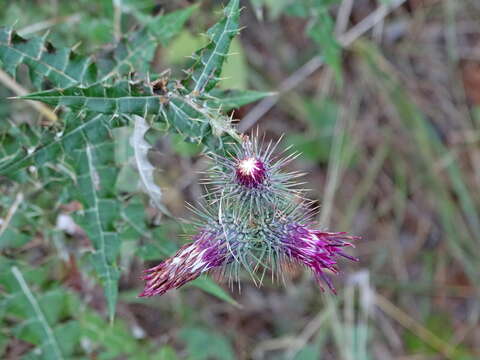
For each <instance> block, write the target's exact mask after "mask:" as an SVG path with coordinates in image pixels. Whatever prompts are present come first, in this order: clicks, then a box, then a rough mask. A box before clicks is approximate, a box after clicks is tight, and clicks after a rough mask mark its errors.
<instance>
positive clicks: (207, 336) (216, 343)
mask: <svg viewBox="0 0 480 360" xmlns="http://www.w3.org/2000/svg"><path fill="white" fill-rule="evenodd" d="M180 337H181V338H182V339H183V340H184V341H185V343H186V345H187V351H188V355H189V356H188V360H206V359H218V360H233V359H235V356H234V353H233V350H232V347H231V345H230V343H229V342H228V340H227V339H226V338H225V336H223V335H221V334H217V333H215V332H213V331H209V330H207V329H201V328H196V327H195V328H184V329H182V331H181V333H180Z"/></svg>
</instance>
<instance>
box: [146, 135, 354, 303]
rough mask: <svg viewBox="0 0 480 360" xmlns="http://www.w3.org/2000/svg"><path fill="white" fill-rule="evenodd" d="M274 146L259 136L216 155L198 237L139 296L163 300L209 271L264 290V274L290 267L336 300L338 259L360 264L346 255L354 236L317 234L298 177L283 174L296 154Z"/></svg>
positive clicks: (149, 277)
mask: <svg viewBox="0 0 480 360" xmlns="http://www.w3.org/2000/svg"><path fill="white" fill-rule="evenodd" d="M277 147H278V142H277V143H276V144H274V145H273V143H272V142H269V143H268V144H267V145H266V146H265V145H264V144H263V143H261V142H259V141H258V137H257V138H254V139H253V140H250V139H249V138H248V137H244V138H243V142H242V143H241V144H240V145H239V146H234V147H233V150H232V151H231V152H230V153H229V154H228V155H227V156H224V157H222V156H218V155H215V154H212V156H211V158H212V160H213V161H214V165H213V167H212V168H211V169H210V170H208V172H207V175H208V176H209V181H207V184H208V185H210V188H207V189H208V190H207V194H206V199H207V200H206V201H207V205H206V207H207V210H206V211H203V212H202V211H197V213H198V214H199V215H200V218H201V219H203V222H202V221H200V222H199V223H198V226H199V229H198V233H197V234H196V235H195V236H193V242H192V243H190V244H187V245H185V246H183V247H182V248H181V249H180V250H179V251H178V252H177V253H176V254H175V255H174V256H173V257H171V258H169V259H167V260H165V261H164V262H162V263H161V264H159V265H158V266H155V267H153V268H151V269H148V270H146V271H145V276H144V279H145V280H146V286H145V289H144V291H143V292H142V293H141V294H140V296H153V295H162V294H164V293H165V292H166V291H168V290H170V289H174V288H178V287H180V286H182V285H184V284H185V283H187V282H188V281H190V280H193V279H195V278H197V277H198V276H200V275H201V274H202V273H204V272H206V271H209V270H217V271H220V272H221V273H222V274H226V275H228V277H229V280H232V279H237V280H238V276H239V269H240V268H244V269H245V270H246V271H247V272H248V273H250V275H251V276H252V279H253V280H254V281H255V283H257V284H261V283H262V281H263V279H264V276H265V274H266V273H267V271H269V272H270V273H271V275H272V278H283V274H284V269H283V268H284V267H285V266H288V265H290V264H300V265H303V266H305V267H308V268H310V269H311V270H312V271H313V273H314V275H315V278H316V279H317V281H318V282H319V284H320V287H321V288H322V289H323V287H322V285H321V282H322V281H323V282H324V283H325V284H326V285H327V287H328V288H329V289H330V290H331V291H332V292H334V293H335V288H334V286H333V284H332V282H331V280H330V279H329V277H328V276H327V274H326V273H327V272H329V273H338V267H337V261H338V258H339V257H344V258H347V259H350V260H353V261H357V259H356V258H355V257H353V256H350V255H348V254H347V253H345V252H344V248H345V247H349V246H353V244H352V243H351V241H353V240H355V239H357V237H354V236H349V235H347V234H346V233H342V232H326V231H321V230H318V229H315V227H314V225H313V223H312V217H313V215H314V211H310V210H309V209H308V206H309V204H310V203H309V202H308V201H307V200H306V199H304V198H303V197H302V191H301V190H300V189H299V186H300V185H299V184H298V183H296V182H295V179H296V178H297V177H298V176H300V175H301V174H299V173H295V172H293V173H292V172H290V173H288V172H283V171H282V168H283V167H284V166H285V165H286V164H287V163H288V162H290V161H291V160H293V159H294V158H295V156H297V154H295V153H292V154H290V155H287V156H283V157H282V154H278V155H277V154H276V149H277ZM218 268H221V269H220V270H218Z"/></svg>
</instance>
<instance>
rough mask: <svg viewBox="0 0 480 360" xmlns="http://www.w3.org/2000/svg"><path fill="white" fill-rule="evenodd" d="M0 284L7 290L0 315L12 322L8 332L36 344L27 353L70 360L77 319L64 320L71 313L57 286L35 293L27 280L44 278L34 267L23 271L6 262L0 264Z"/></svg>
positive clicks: (77, 337)
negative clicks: (12, 324) (13, 324)
mask: <svg viewBox="0 0 480 360" xmlns="http://www.w3.org/2000/svg"><path fill="white" fill-rule="evenodd" d="M0 266H1V275H0V283H1V284H2V286H3V287H4V288H5V290H6V291H7V294H8V295H7V296H6V297H5V298H4V299H3V300H2V302H1V310H2V313H3V314H4V316H7V317H9V318H12V320H13V321H15V323H16V325H15V326H14V327H12V328H11V329H10V331H11V332H12V333H13V335H15V336H16V337H17V338H19V339H21V340H23V341H26V342H28V343H31V344H33V345H36V347H35V349H34V350H32V351H31V352H30V354H29V355H30V356H32V357H33V358H36V359H70V358H71V356H72V355H73V353H74V351H75V349H76V346H77V344H78V340H79V337H80V332H79V331H80V329H79V327H78V322H77V321H76V320H73V319H68V318H67V319H66V318H65V316H66V315H67V314H70V313H71V312H72V308H69V307H70V306H71V305H72V304H71V303H70V299H69V296H68V294H67V293H66V292H65V291H63V290H62V289H60V288H55V289H54V290H51V291H47V292H44V293H42V294H37V293H36V291H35V290H33V289H32V288H31V286H30V285H29V282H30V281H32V282H35V283H37V284H38V283H39V282H42V281H45V279H44V278H43V276H44V275H45V274H44V273H42V272H39V271H38V270H28V271H27V272H25V273H24V272H23V271H22V270H21V269H20V268H19V267H17V266H16V265H12V264H10V263H8V262H7V261H3V260H2V262H1V264H0Z"/></svg>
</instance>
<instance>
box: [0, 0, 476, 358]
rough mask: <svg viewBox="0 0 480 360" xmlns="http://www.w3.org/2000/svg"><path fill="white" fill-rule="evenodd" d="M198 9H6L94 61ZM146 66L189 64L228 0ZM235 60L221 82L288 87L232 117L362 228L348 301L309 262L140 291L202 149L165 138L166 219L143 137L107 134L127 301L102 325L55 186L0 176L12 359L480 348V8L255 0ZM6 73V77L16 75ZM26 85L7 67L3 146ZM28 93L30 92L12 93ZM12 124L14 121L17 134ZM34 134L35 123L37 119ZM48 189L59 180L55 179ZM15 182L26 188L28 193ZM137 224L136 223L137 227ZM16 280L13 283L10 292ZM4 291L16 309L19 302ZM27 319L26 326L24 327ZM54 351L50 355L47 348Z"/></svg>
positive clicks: (47, 4)
mask: <svg viewBox="0 0 480 360" xmlns="http://www.w3.org/2000/svg"><path fill="white" fill-rule="evenodd" d="M192 3H194V2H193V1H186V0H178V1H174V0H169V1H162V0H96V1H93V0H77V1H60V0H15V1H11V0H0V23H1V24H4V25H10V26H14V27H15V28H16V29H17V31H19V33H20V34H21V35H22V36H25V37H29V36H33V35H40V34H44V33H45V32H47V31H50V35H49V39H50V41H51V42H52V43H54V44H56V45H58V46H66V47H75V48H76V49H77V51H78V52H81V53H87V54H88V53H90V52H92V51H96V50H98V49H102V48H108V46H109V45H108V44H109V43H111V42H112V41H114V40H115V39H116V38H119V37H120V36H121V35H122V33H124V32H126V31H128V30H130V29H132V28H133V27H135V26H137V25H139V24H142V21H145V19H147V18H149V16H152V15H157V14H159V13H163V12H165V13H168V12H170V11H173V10H178V9H182V8H185V7H187V6H189V5H191V4H192ZM198 3H199V8H198V9H197V10H196V11H195V14H194V16H192V17H191V18H190V20H189V21H188V22H187V24H186V25H185V27H184V29H183V30H182V31H181V32H180V34H179V35H178V36H177V37H176V38H175V39H173V41H171V42H170V43H169V44H168V45H167V46H166V47H165V46H164V47H159V48H158V49H157V50H156V53H155V57H154V62H153V64H152V66H153V68H154V69H155V70H156V71H157V72H159V73H160V72H161V71H163V70H165V69H171V70H172V72H173V73H176V72H180V70H181V69H182V68H183V66H184V64H185V62H186V56H188V55H190V54H191V53H192V52H193V51H195V50H196V49H198V48H199V47H201V46H202V45H204V44H205V37H203V36H201V35H198V34H200V33H202V32H204V31H205V29H207V28H208V27H209V26H210V25H212V24H213V23H214V22H215V21H216V20H217V19H218V10H220V9H221V6H222V2H221V1H208V0H205V1H199V2H198ZM242 5H243V6H244V9H243V11H242V14H241V20H240V22H241V25H242V26H243V27H244V29H243V30H242V32H241V34H240V36H239V37H238V38H236V39H235V40H234V42H233V44H232V48H231V52H232V55H231V57H230V58H229V60H228V63H227V64H226V65H225V67H224V70H223V76H224V77H225V80H224V81H223V82H222V83H221V87H224V88H236V89H247V88H249V89H255V90H260V91H268V92H277V95H274V96H271V97H268V98H265V99H264V100H261V101H260V102H257V103H256V104H253V105H248V106H244V107H242V108H240V109H238V110H236V111H235V112H234V113H233V116H234V117H235V118H236V119H239V128H240V129H241V130H242V131H246V132H248V131H249V130H250V129H256V128H257V127H258V128H259V131H260V132H261V133H265V134H266V136H267V138H272V139H277V138H279V137H280V136H282V135H284V138H283V143H282V144H283V146H284V147H286V146H289V145H293V146H294V148H295V149H297V150H299V151H301V152H302V155H301V156H300V157H299V158H298V159H297V160H296V161H295V163H293V164H292V165H291V168H292V170H301V171H304V172H306V173H307V176H306V177H305V182H306V187H308V188H309V189H311V190H309V196H310V197H311V198H313V199H316V200H318V203H319V205H320V210H319V215H318V221H319V223H320V224H321V225H322V226H323V227H325V228H328V229H332V230H334V231H348V232H350V233H352V234H355V235H361V236H362V237H363V239H362V240H361V241H359V242H358V243H357V244H356V249H355V250H354V254H355V256H358V257H359V258H360V259H361V261H360V262H359V263H358V264H350V263H347V262H344V263H343V264H342V265H343V266H342V267H341V268H342V274H341V275H340V276H337V277H335V279H334V281H335V283H336V285H337V289H338V291H339V295H338V296H336V297H334V296H332V295H330V294H325V293H321V292H320V291H319V288H318V287H317V285H316V284H315V283H314V280H313V279H312V276H311V275H310V274H309V273H308V272H303V271H301V270H299V271H298V272H297V271H296V272H293V273H291V274H289V276H288V277H287V280H286V283H285V284H277V283H269V282H268V281H267V282H266V283H264V286H263V287H261V288H256V287H255V286H254V285H253V283H252V282H251V281H250V280H249V278H248V276H245V278H244V279H242V281H241V291H238V289H237V288H234V289H229V288H228V286H227V285H226V284H222V283H221V282H220V283H219V284H220V285H216V283H215V282H213V281H212V280H210V279H209V278H201V279H200V280H197V281H196V282H195V284H194V285H195V286H186V287H185V288H183V289H181V290H178V291H172V292H170V293H168V294H166V295H164V296H162V297H157V298H152V299H139V298H137V297H136V295H137V294H138V293H139V291H140V290H141V288H142V285H143V284H142V282H141V280H140V274H141V271H142V269H144V268H145V267H146V266H148V265H152V264H155V263H157V262H158V261H160V259H162V258H164V257H165V256H166V255H168V254H170V253H172V252H174V251H175V250H176V249H177V248H178V247H179V246H180V245H181V244H183V242H184V241H186V239H185V238H184V237H183V236H182V234H185V233H188V226H187V225H182V224H181V223H180V222H179V221H178V220H179V219H180V218H186V219H188V218H190V217H191V213H190V212H189V211H188V210H187V209H186V207H185V202H186V201H188V202H190V203H193V204H195V203H196V202H197V201H198V199H199V197H200V196H201V194H202V188H201V185H200V184H199V178H200V177H201V175H199V171H202V170H203V169H205V159H204V158H203V157H202V156H201V155H200V152H201V150H202V149H201V148H200V147H199V146H197V145H192V144H186V143H184V142H183V141H181V139H180V138H177V137H176V136H168V137H162V138H159V139H155V149H156V151H155V152H152V153H151V154H150V155H151V161H152V163H154V164H155V166H156V167H157V168H158V169H159V171H158V174H157V175H158V176H157V180H158V183H159V184H160V185H161V186H162V188H163V189H165V196H164V204H165V206H166V207H167V208H168V210H169V211H170V213H171V215H172V216H162V215H161V214H159V213H158V211H156V210H155V209H154V208H153V207H151V206H148V200H147V198H146V197H145V196H144V197H143V201H142V197H141V196H137V197H135V198H132V194H135V193H139V191H138V188H137V185H136V184H137V182H138V179H137V175H136V171H135V169H134V167H133V166H132V164H131V161H130V158H131V157H132V150H131V149H130V146H129V137H130V134H131V130H130V129H128V128H120V129H118V131H116V132H115V161H116V164H117V165H118V166H120V167H121V171H120V175H119V177H118V179H117V182H116V184H115V191H116V193H117V196H118V198H119V199H120V200H121V201H122V204H124V212H123V214H124V216H125V217H126V219H127V220H128V221H126V224H127V225H126V226H125V227H124V229H123V231H120V232H119V237H120V238H121V240H122V246H121V255H120V260H119V264H120V268H121V279H120V293H119V303H118V305H117V314H116V317H115V320H114V322H112V323H111V322H109V320H108V316H107V310H106V304H105V300H104V299H103V295H102V294H103V291H102V289H101V287H100V286H99V285H97V284H96V282H95V281H94V280H93V275H92V271H91V270H92V269H90V268H89V265H88V263H86V262H85V261H84V259H83V254H84V253H85V252H86V251H87V250H88V249H89V248H90V247H91V245H90V242H89V239H88V238H87V237H86V236H85V233H84V232H83V231H82V230H81V229H80V228H79V227H78V226H77V225H76V224H75V223H74V222H73V220H72V217H71V216H70V214H71V213H72V212H73V211H75V210H76V208H77V206H78V203H75V202H65V201H63V199H67V197H66V196H64V194H63V193H62V191H63V190H62V187H61V186H58V184H57V185H55V181H56V180H55V179H51V183H48V184H47V183H39V182H30V183H26V184H23V186H22V187H21V189H19V187H18V186H14V185H13V184H12V183H10V182H9V181H7V180H2V179H0V190H1V192H0V251H1V261H0V268H1V269H0V301H1V304H2V306H0V324H1V330H0V354H1V355H0V357H1V358H2V359H36V358H42V359H57V358H65V359H70V358H72V359H73V358H79V359H80V358H81V359H159V360H170V359H189V360H190V359H192V360H193V359H195V360H197V359H299V360H300V359H302V360H310V359H311V360H314V359H345V360H367V359H381V360H384V359H385V360H388V359H402V360H407V359H411V360H413V359H415V360H420V359H429V360H430V359H432V360H433V359H459V360H460V359H461V360H474V359H479V358H480V326H479V317H480V301H479V295H480V280H479V279H480V246H479V234H480V217H479V212H480V206H479V204H480V195H479V194H480V192H479V191H478V190H479V186H480V130H479V129H480V26H479V24H480V2H479V1H478V0H461V1H459V0H405V1H402V0H251V1H242ZM12 81H13V85H12ZM30 86H31V85H30V84H29V82H28V78H26V77H25V76H24V77H23V78H22V76H21V74H20V76H19V77H18V78H17V79H16V80H12V79H11V78H9V77H8V75H6V74H4V73H2V76H1V77H0V130H1V134H2V135H1V136H2V137H0V142H1V141H3V139H6V137H5V136H6V135H5V134H7V133H8V134H9V136H12V135H13V136H17V137H18V141H22V139H23V138H24V137H26V135H25V134H26V133H27V132H33V133H35V132H38V131H40V130H38V129H39V128H40V127H41V124H42V122H43V121H44V120H45V118H44V113H42V111H38V108H35V107H30V106H28V105H26V103H25V102H19V101H9V100H6V98H7V97H9V96H14V95H18V94H19V91H22V88H24V89H26V90H27V91H28V90H30ZM20 87H21V88H20ZM12 124H14V125H12ZM24 126H27V127H26V128H25V127H24ZM52 184H53V185H52ZM20 190H21V191H20ZM128 224H129V226H128ZM16 291H18V293H17V292H16ZM12 296H13V299H14V302H13V304H12V301H11V300H12ZM32 323H33V326H32ZM52 343H53V344H56V345H58V347H57V351H58V352H53V353H49V354H45V353H43V354H42V353H41V352H40V351H38V349H39V348H42V347H43V346H45V347H48V348H49V349H51V346H50V345H51V344H52Z"/></svg>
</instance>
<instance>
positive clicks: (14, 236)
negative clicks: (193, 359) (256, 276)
mask: <svg viewBox="0 0 480 360" xmlns="http://www.w3.org/2000/svg"><path fill="white" fill-rule="evenodd" d="M123 6H124V9H123V10H128V12H131V13H132V14H133V15H134V17H135V18H136V19H137V21H139V22H140V23H141V24H142V27H141V28H140V29H139V30H136V31H133V32H130V33H128V34H126V35H125V36H122V37H121V38H120V39H119V40H118V41H117V42H116V43H115V45H114V46H113V47H108V48H105V50H102V51H100V52H98V53H97V54H95V55H94V56H81V55H79V54H77V53H76V52H74V51H72V49H71V48H56V47H54V46H53V45H52V44H51V43H50V42H49V41H48V40H47V36H46V35H43V36H33V37H30V38H26V37H22V36H20V35H18V34H17V33H16V32H15V31H14V30H13V29H11V28H1V30H0V60H1V64H2V65H3V67H4V69H5V70H6V71H7V72H8V73H9V74H11V75H12V76H17V75H19V73H20V72H21V71H19V68H20V65H21V64H23V65H25V66H26V67H27V68H28V73H29V75H30V79H31V81H32V84H33V85H34V87H35V88H36V89H37V90H39V91H37V92H33V93H31V94H28V95H26V96H23V97H21V98H20V99H22V100H34V101H41V102H43V103H45V104H48V105H50V106H53V107H55V108H56V109H59V110H61V111H60V113H59V114H60V120H59V122H58V123H57V124H51V125H52V126H51V127H50V128H43V129H42V130H41V131H37V132H38V133H37V132H33V133H31V134H30V133H29V131H30V129H38V127H36V126H33V127H30V126H26V127H25V129H23V127H20V128H19V127H16V126H12V127H10V128H7V131H2V134H1V136H2V138H3V141H2V145H1V146H0V151H1V152H2V154H3V156H2V158H1V160H0V175H3V176H8V177H10V178H11V179H12V180H14V181H21V180H22V179H23V180H22V181H31V180H30V179H31V177H32V176H33V175H35V177H36V179H39V180H40V181H45V180H46V179H48V177H49V174H50V173H51V172H52V171H54V172H57V173H58V172H59V169H61V170H60V172H61V173H62V175H63V176H61V178H60V179H61V181H60V182H59V184H61V186H63V187H64V188H65V190H66V192H65V194H66V196H65V198H64V199H63V200H60V199H55V200H54V201H60V202H61V201H72V200H73V201H78V202H79V204H80V205H81V208H80V209H79V210H77V211H76V213H75V214H74V215H75V216H74V219H75V221H76V223H77V224H78V225H80V227H81V228H82V229H83V231H84V232H85V234H86V235H87V237H88V239H89V240H90V242H91V247H92V249H91V251H90V252H89V255H88V258H89V259H90V264H91V268H92V269H94V271H95V273H96V276H97V278H98V280H99V282H100V284H101V285H102V286H103V288H104V294H105V298H106V303H107V308H108V314H109V317H110V319H113V317H114V314H115V306H116V302H117V297H118V281H119V278H120V269H119V267H118V264H117V257H118V255H119V253H120V250H121V246H122V239H131V238H132V237H134V238H135V239H137V238H138V237H146V238H148V239H151V240H152V241H153V237H152V236H151V235H150V234H149V229H148V228H147V226H146V224H145V215H144V211H143V206H142V204H141V203H138V202H134V201H133V202H131V203H130V204H129V205H127V206H126V207H124V206H123V205H122V203H121V201H120V199H119V197H118V196H119V192H118V188H117V184H118V181H119V175H120V174H125V169H126V168H125V167H122V168H120V167H119V163H118V162H117V161H116V157H115V154H116V146H117V145H116V144H115V131H116V130H117V129H121V128H125V127H126V126H128V125H129V124H130V125H136V126H140V125H142V126H143V128H141V129H140V130H141V131H137V133H136V136H133V137H132V146H133V148H134V154H135V157H136V159H137V161H136V163H137V167H138V171H139V173H140V180H141V181H142V183H143V185H144V186H145V187H146V188H147V190H148V191H147V193H148V194H149V195H150V196H152V200H153V201H154V202H156V203H157V205H158V204H159V205H158V207H161V191H158V190H159V188H158V186H157V185H156V184H155V179H154V176H153V170H154V168H153V167H151V166H150V167H149V166H148V165H149V164H148V159H147V157H146V153H147V152H148V150H149V146H148V143H147V142H146V141H145V139H144V137H145V135H146V133H147V131H148V130H149V129H150V127H153V129H155V130H156V132H157V133H158V132H160V131H161V132H165V131H167V132H170V133H172V134H179V136H180V137H181V139H182V140H183V141H188V142H191V143H195V144H203V146H206V147H207V148H208V149H210V150H213V151H223V150H222V149H224V147H225V144H226V142H229V141H230V142H231V141H235V140H238V139H239V135H238V134H237V133H236V131H235V130H234V128H233V127H232V126H231V124H230V118H229V117H228V116H226V115H224V114H223V113H222V111H225V110H228V109H232V108H234V107H238V106H241V105H244V104H247V103H250V102H252V101H255V100H258V99H260V98H262V97H264V96H267V95H268V93H261V92H254V91H240V90H234V91H229V90H217V89H215V86H216V85H217V83H218V81H219V80H220V79H219V76H220V74H221V71H222V65H223V63H224V62H225V59H226V57H227V55H228V49H229V47H230V43H231V41H232V39H233V37H234V36H235V35H237V34H238V27H239V25H238V21H239V14H240V12H239V7H238V0H232V1H231V2H230V3H229V5H228V6H227V7H225V9H224V17H223V18H222V19H221V20H220V21H219V22H218V23H217V24H215V25H214V26H213V27H212V28H211V29H210V30H208V33H207V34H208V38H209V43H208V44H207V45H206V46H205V47H204V48H202V49H200V50H198V51H197V52H196V53H195V54H194V56H193V58H194V61H193V63H192V64H191V66H190V68H189V70H188V71H187V73H188V75H187V77H186V78H185V79H180V80H176V79H170V78H168V77H165V76H164V75H162V74H160V75H154V72H152V71H151V68H150V63H151V61H152V60H153V57H154V54H155V51H156V49H157V47H158V45H162V46H165V45H168V43H169V42H170V41H171V40H172V39H173V38H174V37H175V36H176V35H177V34H178V33H179V32H180V31H182V29H183V28H184V25H185V22H186V21H187V20H188V18H189V17H190V16H191V15H192V13H193V12H194V11H195V10H196V9H197V7H196V6H191V7H188V8H185V9H182V10H178V11H175V12H172V13H168V14H164V15H160V16H156V17H153V16H150V15H147V14H145V13H142V12H141V11H139V9H138V8H136V7H129V5H128V4H127V3H125V4H123ZM150 74H152V75H150ZM150 76H151V77H152V78H154V79H156V81H154V82H152V81H151V80H150ZM17 101H19V100H17ZM139 118H140V119H141V121H140V122H139V121H137V120H135V119H139ZM26 169H28V171H25V170H26ZM52 169H53V170H52ZM47 172H50V173H47ZM26 196H28V195H26ZM5 205H6V206H9V205H11V203H10V204H9V203H8V202H7V203H6V204H5ZM21 206H26V205H23V204H22V205H21ZM20 224H21V226H23V227H25V226H27V225H24V224H28V221H27V220H25V219H23V218H22V217H21V215H20V216H14V217H13V218H12V219H11V226H9V227H8V230H7V231H4V232H3V233H2V234H0V239H1V240H2V242H1V246H2V247H5V248H8V247H19V246H22V245H24V244H25V243H26V242H28V241H29V239H28V237H24V236H23V237H22V236H21V232H19V231H18V228H17V227H16V226H19V225H20ZM150 255H152V253H150ZM159 255H161V252H160V253H159V254H157V255H156V256H157V257H156V259H158V256H159ZM163 255H165V253H163ZM154 258H155V257H154ZM14 269H17V268H15V267H14ZM19 274H20V273H18V271H17V270H15V271H14V274H13V275H15V276H16V278H18V279H21V277H20V275H19ZM21 284H22V285H23V282H21ZM196 286H197V287H200V288H202V289H204V290H205V291H206V292H209V293H211V294H213V295H215V296H217V297H219V298H221V299H223V300H225V301H228V302H230V303H232V304H235V302H234V301H233V300H232V299H231V298H230V297H229V296H228V295H227V294H226V293H225V292H224V291H223V289H221V288H220V287H218V286H216V285H215V284H213V283H212V282H211V281H209V280H207V279H201V280H198V283H197V284H196ZM23 292H24V293H25V292H26V290H24V291H23ZM27 299H30V298H29V297H28V296H27ZM30 300H31V299H30ZM32 309H33V310H35V307H33V305H32ZM35 311H37V310H35ZM37 312H38V311H37ZM39 316H40V315H39V314H38V313H37V314H36V317H39ZM40 317H41V316H40ZM42 325H43V330H42V331H43V332H44V333H45V334H46V335H48V336H50V337H51V338H47V339H46V340H44V341H45V343H47V345H45V346H55V344H56V342H55V332H54V330H52V329H50V328H48V329H47V328H46V326H47V325H48V326H50V327H51V326H53V322H49V321H47V322H45V321H43V323H42ZM36 331H40V330H36ZM52 332H53V333H52ZM49 334H50V335H49ZM51 334H54V335H51ZM33 340H35V341H33ZM42 341H43V340H42ZM57 342H58V341H57ZM32 343H34V344H37V343H38V344H41V342H38V339H36V338H35V339H33V338H32ZM61 346H63V345H59V347H58V349H55V351H56V352H58V353H59V354H62V353H63V351H70V349H63V348H62V347H61ZM165 354H167V355H162V356H163V357H168V350H166V352H165ZM112 356H113V355H112ZM106 358H108V356H107V357H106Z"/></svg>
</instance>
